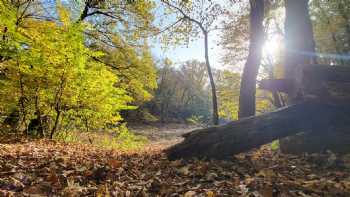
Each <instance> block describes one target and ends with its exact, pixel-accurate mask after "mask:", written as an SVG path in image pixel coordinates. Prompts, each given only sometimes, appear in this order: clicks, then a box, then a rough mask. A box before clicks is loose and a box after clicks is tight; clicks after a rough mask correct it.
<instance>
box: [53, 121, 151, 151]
mask: <svg viewBox="0 0 350 197" xmlns="http://www.w3.org/2000/svg"><path fill="white" fill-rule="evenodd" d="M54 138H55V139H56V140H59V141H63V142H67V143H84V144H92V145H95V146H98V147H102V148H107V149H117V150H122V151H128V150H138V149H141V148H142V147H144V145H146V144H147V143H148V139H147V138H146V137H144V136H140V135H135V134H134V133H131V132H130V131H129V130H128V129H127V128H126V127H125V126H124V125H123V126H121V127H119V128H118V129H115V130H110V131H98V132H80V131H69V132H60V133H58V134H57V135H56V136H55V137H54Z"/></svg>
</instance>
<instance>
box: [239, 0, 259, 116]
mask: <svg viewBox="0 0 350 197" xmlns="http://www.w3.org/2000/svg"><path fill="white" fill-rule="evenodd" d="M250 6H251V12H250V44H249V55H248V58H247V62H246V64H245V66H244V70H243V74H242V80H241V90H240V96H239V111H238V117H239V118H244V117H248V116H253V115H255V93H256V77H257V75H258V72H259V66H260V61H261V56H262V47H263V42H264V41H263V40H264V39H263V38H264V28H263V20H264V0H250Z"/></svg>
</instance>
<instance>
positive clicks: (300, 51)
mask: <svg viewBox="0 0 350 197" xmlns="http://www.w3.org/2000/svg"><path fill="white" fill-rule="evenodd" d="M285 4H286V21H285V42H286V49H287V50H286V54H285V63H284V64H285V78H287V79H291V80H292V81H293V83H294V84H295V87H300V84H299V83H300V81H297V80H296V79H300V77H298V75H299V74H300V73H298V71H300V70H301V69H299V68H298V67H300V66H304V65H307V64H313V63H316V58H315V57H314V56H313V55H312V54H314V53H315V41H314V36H313V30H312V23H311V20H310V15H309V0H285ZM300 94H301V93H300V92H299V90H297V89H295V90H294V91H292V92H290V93H288V103H289V104H292V103H296V102H298V101H299V100H300V96H301V95H300Z"/></svg>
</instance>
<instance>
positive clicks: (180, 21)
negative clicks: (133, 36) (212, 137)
mask: <svg viewBox="0 0 350 197" xmlns="http://www.w3.org/2000/svg"><path fill="white" fill-rule="evenodd" d="M161 2H162V3H163V4H164V5H165V6H166V9H168V10H170V12H172V13H174V14H175V18H176V21H175V22H174V23H173V24H172V25H170V26H169V28H167V29H172V30H173V31H172V32H171V34H176V35H179V36H180V39H181V37H184V38H185V39H187V40H189V39H190V38H197V37H198V36H199V35H201V36H203V46H204V57H205V64H206V68H207V74H208V77H209V82H210V86H211V94H212V109H213V118H212V119H213V124H214V125H217V124H219V116H218V103H217V95H216V86H215V81H214V77H213V73H212V68H211V65H210V59H209V33H210V32H211V31H213V30H214V29H216V27H215V26H216V25H217V20H218V16H219V15H220V14H221V13H222V12H223V10H222V7H221V6H220V4H218V3H214V2H213V1H208V2H206V1H201V0H196V1H193V2H186V1H177V0H162V1H161ZM181 35H182V36H181Z"/></svg>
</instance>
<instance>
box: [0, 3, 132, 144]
mask: <svg viewBox="0 0 350 197" xmlns="http://www.w3.org/2000/svg"><path fill="white" fill-rule="evenodd" d="M30 3H32V2H31V1H28V2H26V3H24V4H22V5H21V6H28V5H29V4H30ZM56 8H57V13H58V15H59V22H56V21H46V20H38V19H32V18H21V17H20V16H22V12H18V7H16V5H13V4H11V2H5V1H2V2H1V3H0V9H1V14H0V17H1V19H2V20H1V27H6V29H7V31H6V32H3V36H4V37H5V38H6V39H4V40H3V41H2V42H1V56H2V57H6V58H3V59H2V62H1V65H2V68H3V70H4V78H3V79H2V80H1V81H0V83H1V86H2V89H1V91H0V94H1V109H3V110H4V111H5V112H7V113H9V114H11V113H12V112H13V111H16V110H18V111H19V117H20V119H19V120H20V122H19V123H18V125H19V129H21V128H22V129H23V130H24V131H26V130H27V127H28V125H29V124H31V123H32V120H38V121H39V123H38V124H43V122H41V120H42V117H47V118H46V120H47V122H48V127H47V128H46V129H45V133H44V134H45V135H47V136H48V137H50V138H52V137H53V136H54V135H55V134H56V133H57V132H58V131H60V130H62V129H67V130H71V129H80V130H96V129H99V128H103V127H105V126H106V125H108V124H115V123H116V122H118V121H120V120H121V116H120V114H119V112H120V111H121V110H125V109H129V106H128V103H129V102H131V101H132V98H131V97H129V96H128V95H127V94H126V91H125V90H124V89H123V88H120V87H117V86H116V84H118V78H117V76H116V75H115V74H114V73H113V71H112V70H111V69H110V68H108V67H107V66H106V65H105V64H103V63H101V62H99V61H96V60H95V59H96V58H101V57H103V55H104V54H103V52H101V51H95V50H91V49H89V48H87V47H86V46H85V40H84V34H83V32H84V29H85V28H86V25H84V24H81V23H75V22H73V21H71V17H70V14H69V12H68V11H67V10H66V9H65V8H64V7H63V6H61V5H60V4H58V5H57V7H56ZM24 10H25V9H24ZM19 19H21V20H19ZM9 98H11V99H9ZM13 109H15V110H13ZM21 125H22V126H21ZM38 128H43V127H42V126H40V127H38ZM38 132H42V131H38Z"/></svg>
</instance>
